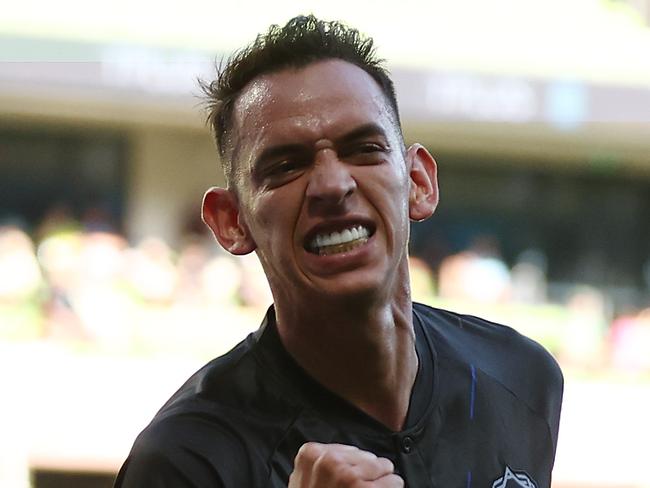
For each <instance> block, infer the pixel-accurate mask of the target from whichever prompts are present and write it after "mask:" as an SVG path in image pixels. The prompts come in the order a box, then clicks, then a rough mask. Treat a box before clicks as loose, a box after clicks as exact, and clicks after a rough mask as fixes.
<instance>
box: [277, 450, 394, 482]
mask: <svg viewBox="0 0 650 488" xmlns="http://www.w3.org/2000/svg"><path fill="white" fill-rule="evenodd" d="M393 469H394V467H393V463H392V462H391V461H390V460H389V459H386V458H380V457H377V456H375V455H374V454H373V453H371V452H367V451H362V450H361V449H358V448H356V447H354V446H346V445H344V444H319V443H317V442H308V443H306V444H304V445H303V446H302V447H301V448H300V451H298V455H297V456H296V459H295V462H294V470H293V473H291V477H290V478H289V488H402V487H403V486H404V481H403V480H402V478H400V477H399V476H397V475H396V474H394V473H393Z"/></svg>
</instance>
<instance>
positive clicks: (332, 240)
mask: <svg viewBox="0 0 650 488" xmlns="http://www.w3.org/2000/svg"><path fill="white" fill-rule="evenodd" d="M369 235H370V232H369V231H368V229H366V228H365V227H364V226H362V225H357V226H356V227H350V228H348V229H345V230H342V231H340V232H332V233H331V234H318V235H317V236H316V237H315V238H314V239H313V240H312V241H311V247H312V248H319V247H325V246H337V245H339V244H345V243H348V242H352V241H356V240H357V239H367V238H368V236H369Z"/></svg>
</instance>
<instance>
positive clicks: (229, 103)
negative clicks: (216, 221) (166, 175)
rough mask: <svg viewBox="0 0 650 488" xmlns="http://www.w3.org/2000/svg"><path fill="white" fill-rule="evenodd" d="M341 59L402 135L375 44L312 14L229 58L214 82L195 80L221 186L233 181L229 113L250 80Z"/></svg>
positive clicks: (391, 89)
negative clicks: (372, 87)
mask: <svg viewBox="0 0 650 488" xmlns="http://www.w3.org/2000/svg"><path fill="white" fill-rule="evenodd" d="M326 59H341V60H344V61H347V62H349V63H352V64H354V65H356V66H358V67H359V68H361V69H363V70H364V71H365V72H366V73H368V74H369V75H370V76H371V77H372V78H373V79H374V80H375V81H376V82H377V83H378V84H379V87H380V88H381V90H382V92H383V93H384V95H385V97H386V100H387V101H388V102H389V104H390V107H391V109H392V111H393V115H394V117H395V126H396V128H397V130H398V132H399V133H400V134H401V127H400V120H399V111H398V108H397V99H396V97H395V88H394V86H393V82H392V80H391V79H390V77H389V75H388V70H387V69H386V68H385V67H384V66H383V64H384V60H383V59H379V58H378V57H377V56H376V54H375V46H374V41H373V39H372V38H371V37H366V36H364V35H362V34H361V33H359V31H358V30H356V29H352V28H350V27H347V26H346V25H344V24H343V23H341V22H337V21H324V20H320V19H317V18H316V17H314V16H313V15H307V16H302V15H301V16H298V17H294V18H293V19H291V20H289V22H287V24H286V25H284V26H283V27H280V26H278V25H272V26H271V27H270V28H269V30H268V32H266V33H265V34H259V35H258V36H257V38H256V39H255V41H254V42H253V43H252V44H250V45H249V46H247V47H245V48H244V49H242V50H240V51H238V52H236V53H235V54H233V55H232V56H231V57H230V58H229V59H228V61H227V63H226V64H225V66H222V65H219V64H218V65H217V76H216V79H215V80H213V81H211V82H204V81H199V83H200V85H201V88H202V89H203V92H204V94H205V98H206V108H207V112H208V116H207V123H208V125H209V126H210V128H211V130H212V132H213V135H214V138H215V141H216V144H217V150H218V152H219V156H220V158H221V162H222V166H223V170H224V173H225V176H226V181H227V182H228V184H229V185H231V184H232V183H233V179H232V152H230V153H229V152H228V151H229V150H230V151H231V150H232V149H233V147H232V140H231V136H232V134H231V130H232V114H233V108H234V105H235V102H236V101H237V98H238V96H239V95H240V93H241V92H242V91H243V89H244V88H245V87H246V85H248V84H249V83H250V82H251V81H252V80H254V79H255V78H257V77H259V76H261V75H264V74H268V73H273V72H277V71H281V70H283V69H286V68H302V67H304V66H306V65H308V64H310V63H313V62H316V61H320V60H326Z"/></svg>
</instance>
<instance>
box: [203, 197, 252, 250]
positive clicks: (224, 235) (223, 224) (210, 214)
mask: <svg viewBox="0 0 650 488" xmlns="http://www.w3.org/2000/svg"><path fill="white" fill-rule="evenodd" d="M202 210H203V211H202V213H201V216H202V217H203V222H205V223H206V224H207V226H208V227H210V229H211V230H212V233H213V234H214V237H215V238H216V239H217V241H219V244H221V247H223V248H224V249H225V250H226V251H228V252H230V253H232V254H236V255H242V254H248V253H250V252H252V251H254V250H255V248H256V247H257V246H256V244H255V241H253V238H252V237H251V235H250V232H249V231H248V227H247V226H246V224H245V222H243V219H242V218H241V214H240V212H239V202H238V200H237V197H236V195H235V194H234V193H233V192H232V191H230V190H226V189H225V188H216V187H215V188H210V189H209V190H208V191H207V192H205V195H204V196H203V209H202Z"/></svg>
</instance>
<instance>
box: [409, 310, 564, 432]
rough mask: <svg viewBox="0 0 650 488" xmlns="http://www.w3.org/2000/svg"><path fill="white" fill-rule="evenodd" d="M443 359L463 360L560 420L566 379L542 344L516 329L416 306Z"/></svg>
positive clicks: (542, 412)
mask: <svg viewBox="0 0 650 488" xmlns="http://www.w3.org/2000/svg"><path fill="white" fill-rule="evenodd" d="M414 311H415V313H416V315H417V316H418V317H420V319H421V321H422V324H423V327H424V329H425V331H426V332H427V335H428V336H429V337H430V338H431V341H432V343H433V347H434V349H435V350H436V352H437V354H438V356H439V358H441V359H446V360H451V361H461V362H462V363H465V364H469V365H471V366H472V367H474V368H476V369H479V370H481V371H482V372H484V373H486V374H487V375H489V376H490V377H492V378H493V379H494V380H495V381H497V382H499V383H501V384H502V385H503V386H504V387H505V388H507V389H508V390H510V391H511V392H512V393H513V394H514V395H516V396H517V397H518V398H520V399H521V400H522V401H524V402H525V403H526V404H528V406H529V407H530V408H531V409H533V410H534V411H536V412H537V413H538V414H540V415H542V416H543V417H544V418H546V419H547V421H549V423H551V424H556V423H557V422H559V411H560V405H561V401H562V392H563V385H564V379H563V376H562V371H561V370H560V367H559V366H558V364H557V362H556V360H555V359H554V358H553V356H552V355H551V354H550V353H549V352H548V351H547V350H546V349H544V347H543V346H541V345H540V344H538V343H537V342H535V341H534V340H532V339H530V338H528V337H525V336H524V335H522V334H520V333H519V332H517V331H516V330H514V329H513V328H511V327H507V326H505V325H501V324H497V323H494V322H491V321H489V320H485V319H481V318H479V317H474V316H471V315H463V314H459V313H456V312H450V311H447V310H441V309H436V308H432V307H429V306H426V305H422V304H414Z"/></svg>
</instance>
